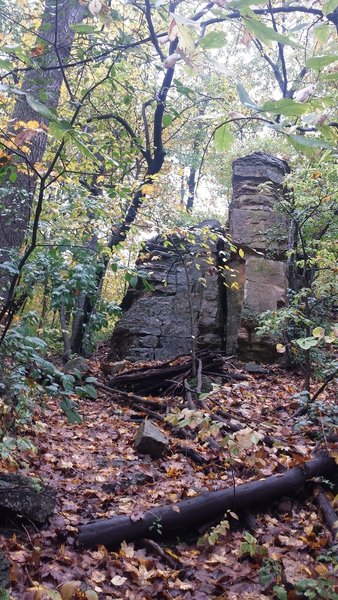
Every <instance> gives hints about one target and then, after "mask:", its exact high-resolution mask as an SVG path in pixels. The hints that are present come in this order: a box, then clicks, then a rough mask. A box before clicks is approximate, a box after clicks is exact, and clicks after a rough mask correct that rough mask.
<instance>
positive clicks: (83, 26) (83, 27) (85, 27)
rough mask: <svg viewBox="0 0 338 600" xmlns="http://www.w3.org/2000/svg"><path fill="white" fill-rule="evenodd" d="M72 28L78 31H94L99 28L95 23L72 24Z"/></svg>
mask: <svg viewBox="0 0 338 600" xmlns="http://www.w3.org/2000/svg"><path fill="white" fill-rule="evenodd" d="M70 28H71V29H72V30H73V31H76V33H94V31H96V30H97V28H96V27H95V26H94V25H86V24H82V23H77V24H76V25H71V26H70Z"/></svg>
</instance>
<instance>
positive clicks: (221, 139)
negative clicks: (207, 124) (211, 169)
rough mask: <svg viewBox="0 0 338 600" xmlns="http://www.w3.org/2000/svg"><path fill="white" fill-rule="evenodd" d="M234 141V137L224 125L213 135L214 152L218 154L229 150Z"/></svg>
mask: <svg viewBox="0 0 338 600" xmlns="http://www.w3.org/2000/svg"><path fill="white" fill-rule="evenodd" d="M234 140H235V137H234V136H233V134H232V133H231V131H229V130H228V126H227V125H226V124H224V125H221V126H220V127H218V128H217V129H216V131H215V133H214V142H215V146H216V150H218V151H219V152H224V151H225V150H229V149H230V148H231V146H232V144H233V142H234Z"/></svg>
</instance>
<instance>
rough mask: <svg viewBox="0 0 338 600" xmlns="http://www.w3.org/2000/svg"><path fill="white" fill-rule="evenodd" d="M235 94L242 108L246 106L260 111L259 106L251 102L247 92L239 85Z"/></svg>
mask: <svg viewBox="0 0 338 600" xmlns="http://www.w3.org/2000/svg"><path fill="white" fill-rule="evenodd" d="M237 93H238V96H239V99H240V101H241V103H242V104H243V106H246V107H247V108H253V109H254V110H261V108H260V106H258V104H256V103H255V102H254V101H253V100H251V98H250V96H249V94H248V92H247V91H246V89H245V88H244V87H243V86H242V85H241V84H240V83H239V84H238V85H237Z"/></svg>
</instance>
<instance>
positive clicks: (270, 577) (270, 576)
mask: <svg viewBox="0 0 338 600" xmlns="http://www.w3.org/2000/svg"><path fill="white" fill-rule="evenodd" d="M281 572H282V566H281V563H280V562H279V561H278V560H274V559H272V558H264V560H263V564H262V566H261V568H260V570H259V581H260V583H261V585H262V586H263V587H264V588H269V587H270V586H271V584H273V583H274V582H275V581H276V580H279V578H280V575H281ZM274 589H275V588H274Z"/></svg>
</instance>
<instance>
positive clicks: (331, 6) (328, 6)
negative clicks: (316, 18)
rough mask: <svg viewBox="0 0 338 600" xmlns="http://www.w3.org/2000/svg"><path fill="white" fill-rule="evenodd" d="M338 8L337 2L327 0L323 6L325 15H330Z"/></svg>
mask: <svg viewBox="0 0 338 600" xmlns="http://www.w3.org/2000/svg"><path fill="white" fill-rule="evenodd" d="M337 7H338V2H337V0H326V2H324V4H323V9H322V10H323V13H324V15H329V14H330V13H332V12H333V11H334V10H336V8H337Z"/></svg>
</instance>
